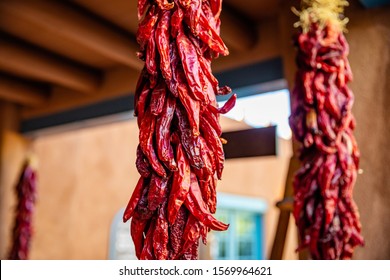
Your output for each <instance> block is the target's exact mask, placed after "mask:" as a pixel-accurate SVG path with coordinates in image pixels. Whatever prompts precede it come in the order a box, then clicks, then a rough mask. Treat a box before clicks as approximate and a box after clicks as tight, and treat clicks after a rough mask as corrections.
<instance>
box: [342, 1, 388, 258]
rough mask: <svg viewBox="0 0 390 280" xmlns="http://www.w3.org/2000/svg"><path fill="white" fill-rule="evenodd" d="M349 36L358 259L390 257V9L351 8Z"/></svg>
mask: <svg viewBox="0 0 390 280" xmlns="http://www.w3.org/2000/svg"><path fill="white" fill-rule="evenodd" d="M348 16H349V18H350V23H349V24H348V30H349V32H348V33H347V40H348V41H349V44H350V47H351V51H350V56H349V59H350V63H351V67H352V71H353V73H354V81H353V82H352V83H351V89H352V90H353V92H354V93H355V104H354V108H353V113H354V114H355V117H356V121H357V127H356V138H357V141H358V144H359V147H360V150H361V168H362V169H363V170H364V173H363V174H362V175H360V176H358V179H357V183H356V187H355V195H354V196H355V200H356V202H357V204H358V206H359V209H360V214H361V221H362V224H363V235H364V237H365V240H366V246H365V247H364V248H361V249H358V250H357V251H356V255H355V257H356V258H357V259H390V238H389V233H390V148H389V144H388V139H389V137H390V124H389V112H390V109H389V107H390V7H389V6H388V7H387V8H381V9H373V10H369V11H367V10H362V9H358V8H356V10H352V11H350V13H349V14H348Z"/></svg>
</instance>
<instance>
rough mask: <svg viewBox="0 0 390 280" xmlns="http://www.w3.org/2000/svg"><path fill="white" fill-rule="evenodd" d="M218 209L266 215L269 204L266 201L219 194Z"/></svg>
mask: <svg viewBox="0 0 390 280" xmlns="http://www.w3.org/2000/svg"><path fill="white" fill-rule="evenodd" d="M217 202H218V208H219V207H221V208H223V209H232V210H244V211H251V212H256V213H261V214H264V213H265V212H266V211H267V209H268V204H267V202H266V201H265V200H264V199H261V198H253V197H247V196H240V195H235V194H227V193H218V194H217Z"/></svg>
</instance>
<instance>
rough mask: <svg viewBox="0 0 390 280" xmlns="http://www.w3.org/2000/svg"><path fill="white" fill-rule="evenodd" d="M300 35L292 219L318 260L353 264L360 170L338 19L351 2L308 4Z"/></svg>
mask: <svg viewBox="0 0 390 280" xmlns="http://www.w3.org/2000/svg"><path fill="white" fill-rule="evenodd" d="M302 3H303V5H302V6H303V10H302V11H300V12H297V11H296V12H297V14H299V15H300V18H301V20H300V22H299V23H298V25H300V27H301V31H300V32H299V33H298V34H297V36H296V38H295V45H296V47H297V50H298V53H297V58H296V62H297V65H298V71H297V74H296V82H295V88H294V90H293V92H292V107H293V108H292V115H291V117H290V126H291V128H292V130H293V133H294V136H295V138H296V139H297V140H298V141H299V142H300V143H301V150H300V159H301V161H302V167H301V168H300V170H299V171H298V172H297V174H296V176H295V179H294V182H293V186H294V196H295V199H294V212H293V214H294V217H295V220H296V224H297V226H298V231H299V234H300V239H301V244H300V248H299V249H303V248H307V249H308V250H309V252H310V255H311V258H313V259H350V258H351V257H352V254H353V250H354V248H355V247H356V246H359V245H363V238H362V236H361V234H360V232H361V225H360V222H359V214H358V211H357V207H356V205H355V203H354V201H353V199H352V189H353V186H354V184H355V181H356V177H357V170H358V168H359V157H360V154H359V150H358V146H357V144H356V141H355V137H354V136H353V130H354V128H355V119H354V117H353V115H352V113H351V108H352V104H353V94H352V91H351V90H350V89H349V88H348V86H347V84H348V82H350V81H351V80H352V72H351V69H350V66H349V62H348V58H347V57H348V53H349V47H348V43H347V41H346V39H345V37H344V34H343V32H342V28H343V25H344V23H345V20H344V21H342V20H341V19H340V13H341V12H342V10H343V5H345V1H328V0H310V1H308V0H306V1H302Z"/></svg>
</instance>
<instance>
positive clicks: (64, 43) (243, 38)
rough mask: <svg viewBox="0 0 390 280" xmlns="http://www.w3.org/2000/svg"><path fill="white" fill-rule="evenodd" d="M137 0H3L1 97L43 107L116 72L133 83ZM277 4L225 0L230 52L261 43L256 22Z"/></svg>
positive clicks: (97, 90) (91, 94)
mask: <svg viewBox="0 0 390 280" xmlns="http://www.w3.org/2000/svg"><path fill="white" fill-rule="evenodd" d="M136 3H137V1H136V0H110V1H107V0H73V1H72V0H67V1H65V0H1V1H0V100H6V101H10V102H14V103H17V104H19V105H21V108H22V109H24V110H27V111H28V110H31V109H34V110H35V111H37V110H38V111H39V110H40V109H42V110H43V109H46V110H47V108H48V107H50V106H54V105H56V103H61V102H66V101H67V100H66V99H72V98H79V97H80V96H82V97H83V99H82V100H84V103H88V102H89V100H94V99H96V98H97V97H96V95H99V94H100V95H104V93H102V92H106V91H109V90H106V91H105V89H106V88H109V89H111V88H113V87H112V85H110V83H120V82H121V81H123V80H124V79H125V78H126V75H127V74H122V75H119V76H120V77H121V78H113V77H112V76H113V74H112V73H119V72H120V73H129V74H128V75H129V78H128V79H129V81H131V83H130V84H133V83H134V80H135V79H136V76H137V74H138V73H139V70H140V69H141V68H142V62H141V61H140V60H139V59H138V58H137V57H136V55H135V53H136V51H137V50H138V46H137V44H136V42H135V36H134V34H135V32H136V29H137V25H138V21H137V16H136ZM278 5H279V1H268V0H245V1H242V0H224V9H223V13H222V22H223V25H222V30H221V32H222V37H223V39H224V40H225V42H226V43H227V45H228V46H229V48H230V50H231V52H233V53H234V52H237V53H239V52H245V51H247V50H248V49H250V48H251V47H252V46H253V45H254V44H256V40H257V36H256V34H257V31H256V30H255V28H256V27H257V26H258V24H259V23H260V22H262V21H263V20H264V19H269V18H272V17H275V15H276V14H277V9H278ZM114 76H115V75H114ZM130 76H131V77H130ZM115 77H116V76H115ZM120 90H122V91H123V90H126V88H125V89H120ZM120 90H119V89H117V91H120ZM127 91H128V92H127V93H129V92H131V91H132V88H129V89H128V90H127ZM64 92H65V93H66V95H65V97H64ZM122 94H125V92H123V93H122ZM99 98H100V99H104V98H109V94H107V96H106V97H105V96H100V97H99ZM43 111H44V110H43ZM27 115H28V114H27Z"/></svg>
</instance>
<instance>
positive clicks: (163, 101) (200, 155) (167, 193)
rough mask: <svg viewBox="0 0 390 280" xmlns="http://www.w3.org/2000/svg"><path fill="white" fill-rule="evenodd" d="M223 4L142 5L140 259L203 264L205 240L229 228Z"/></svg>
mask: <svg viewBox="0 0 390 280" xmlns="http://www.w3.org/2000/svg"><path fill="white" fill-rule="evenodd" d="M221 8H222V0H209V1H207V0H173V1H169V0H139V1H138V17H139V19H140V23H139V28H138V32H137V42H138V43H139V45H140V51H139V53H138V57H139V58H140V59H142V60H143V61H145V67H144V69H143V70H142V72H141V75H140V77H139V80H138V83H137V86H136V91H135V115H136V116H137V121H138V126H139V130H140V132H139V146H138V148H137V159H136V167H137V170H138V172H139V174H140V175H141V176H140V179H139V181H138V183H137V185H136V187H135V190H134V192H133V194H132V196H131V198H130V200H129V203H128V205H127V207H126V209H125V212H124V215H123V220H124V221H125V222H126V221H127V220H129V219H130V218H131V236H132V239H133V241H134V244H135V251H136V255H137V257H138V258H139V259H144V260H146V259H159V260H167V259H197V258H198V246H199V239H200V238H202V241H203V242H204V243H206V237H207V233H208V232H209V231H210V230H219V231H222V230H226V229H227V228H228V225H227V224H224V223H222V222H220V221H218V220H216V219H215V218H214V217H213V215H212V214H214V213H215V211H216V181H217V180H218V179H220V178H221V176H222V170H223V165H224V152H223V148H222V141H223V140H221V139H220V136H221V133H222V131H221V127H220V125H219V115H220V114H223V113H226V112H228V111H229V110H230V109H231V108H232V107H233V106H234V104H235V100H236V95H235V94H233V95H232V96H231V97H230V99H229V100H228V101H227V103H226V104H225V105H224V106H223V107H222V108H218V106H217V102H216V95H217V94H229V93H231V89H230V88H229V87H227V86H224V87H219V85H218V81H217V79H216V78H215V77H214V76H213V74H212V72H211V60H212V59H213V58H216V57H218V56H219V55H227V54H228V49H227V48H226V46H225V44H224V43H223V41H222V39H221V38H220V36H219V27H220V19H219V15H220V13H221Z"/></svg>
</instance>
